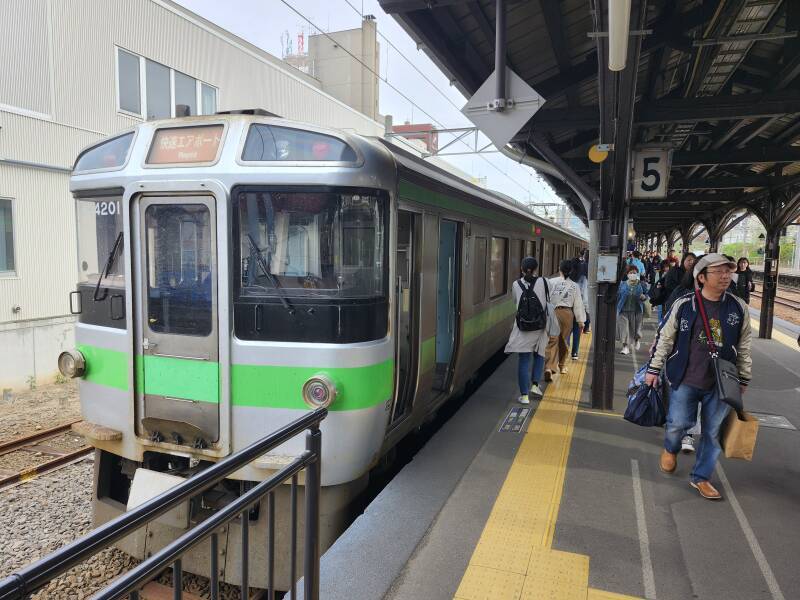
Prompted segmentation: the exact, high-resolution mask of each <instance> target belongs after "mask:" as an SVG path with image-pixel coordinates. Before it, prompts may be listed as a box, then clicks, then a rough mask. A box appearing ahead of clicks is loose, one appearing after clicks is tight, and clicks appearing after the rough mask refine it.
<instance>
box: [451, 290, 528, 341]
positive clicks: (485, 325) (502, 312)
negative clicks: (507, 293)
mask: <svg viewBox="0 0 800 600" xmlns="http://www.w3.org/2000/svg"><path fill="white" fill-rule="evenodd" d="M516 310H517V309H516V307H515V306H514V301H513V300H506V301H505V302H501V303H499V304H495V305H494V306H492V307H490V308H487V309H486V310H484V311H483V312H481V313H478V314H477V315H475V316H474V317H471V318H469V319H467V320H466V321H465V322H464V344H469V343H470V342H472V341H474V340H475V339H476V338H477V337H478V336H480V335H481V334H483V333H486V332H487V331H489V330H490V329H491V328H492V327H494V326H495V325H497V324H498V323H500V322H501V321H503V320H505V319H507V318H508V317H510V316H511V315H513V314H514V313H515V312H516Z"/></svg>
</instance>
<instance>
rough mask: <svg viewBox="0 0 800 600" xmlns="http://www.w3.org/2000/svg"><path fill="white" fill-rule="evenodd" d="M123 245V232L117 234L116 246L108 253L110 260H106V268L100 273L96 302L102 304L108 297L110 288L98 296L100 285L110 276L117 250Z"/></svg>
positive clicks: (95, 294) (95, 290)
mask: <svg viewBox="0 0 800 600" xmlns="http://www.w3.org/2000/svg"><path fill="white" fill-rule="evenodd" d="M121 245H122V232H121V231H120V232H119V233H118V234H117V239H116V240H114V246H113V247H112V248H111V252H109V253H108V258H107V259H106V266H105V267H103V272H102V273H100V277H98V278H97V285H96V286H95V287H94V296H93V298H94V301H95V302H101V301H102V300H105V299H106V296H108V288H103V296H102V297H99V296H98V295H97V294H98V292H99V291H100V284H101V283H102V281H103V279H104V278H105V277H107V276H108V274H109V273H110V272H111V267H113V266H114V259H115V258H116V256H117V250H119V247H120V246H121Z"/></svg>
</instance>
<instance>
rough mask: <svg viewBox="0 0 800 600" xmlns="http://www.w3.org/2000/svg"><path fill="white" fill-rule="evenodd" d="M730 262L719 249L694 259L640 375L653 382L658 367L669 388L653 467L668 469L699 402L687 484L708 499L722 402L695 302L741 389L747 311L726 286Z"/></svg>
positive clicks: (745, 378)
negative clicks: (689, 284)
mask: <svg viewBox="0 0 800 600" xmlns="http://www.w3.org/2000/svg"><path fill="white" fill-rule="evenodd" d="M735 269H736V263H733V262H731V261H729V260H728V259H727V258H725V257H724V256H723V255H721V254H706V255H705V256H703V257H702V258H701V259H700V260H698V261H697V263H695V265H694V273H693V274H694V283H695V289H697V290H699V292H700V293H699V294H696V293H695V292H689V293H687V294H684V295H683V296H681V297H680V298H678V299H677V300H676V301H675V302H674V303H673V304H672V307H671V308H670V310H669V312H668V313H667V314H666V315H665V317H664V319H663V320H662V322H661V325H660V327H659V329H658V333H657V334H656V343H655V344H654V347H653V352H652V354H651V356H650V361H649V363H648V367H647V375H646V378H645V381H646V383H647V384H648V385H654V384H655V382H656V379H657V377H658V374H659V373H661V371H662V369H663V370H664V373H665V375H666V378H667V381H669V385H670V387H671V388H672V390H671V393H670V404H669V414H668V415H667V426H666V434H665V439H664V450H663V451H662V453H661V458H660V461H659V467H660V468H661V470H662V471H663V472H665V473H670V474H671V473H674V472H675V470H676V468H677V456H678V452H679V451H680V448H681V438H682V437H683V435H684V432H685V431H686V430H687V429H689V428H690V427H692V426H693V425H694V424H695V421H696V417H697V405H698V403H699V404H700V405H701V410H700V424H701V428H702V435H701V437H700V445H699V446H698V447H697V457H696V459H695V463H694V468H693V469H692V472H691V474H690V476H689V483H690V485H691V486H692V487H693V488H695V489H697V490H698V491H699V492H700V495H701V496H703V497H704V498H707V499H709V500H719V499H721V498H722V496H721V495H720V493H719V492H718V491H717V490H716V489H715V488H714V486H713V485H712V484H711V482H710V481H709V480H710V479H711V475H712V473H713V472H714V467H715V466H716V464H717V459H718V458H719V453H720V445H719V440H718V438H719V430H720V427H721V426H722V422H723V421H724V420H725V417H726V416H727V414H728V409H729V407H728V405H727V404H725V403H724V402H722V401H721V400H720V399H719V398H718V394H717V388H716V382H715V375H714V369H713V366H712V363H711V357H710V353H709V346H708V343H707V339H706V331H705V327H704V325H703V319H702V317H701V313H700V307H699V305H698V302H702V303H703V307H704V308H705V312H706V315H707V318H708V324H709V329H710V330H711V335H712V337H713V338H714V340H713V341H714V343H715V345H716V348H717V351H718V353H719V357H720V358H722V359H724V360H728V361H730V362H732V363H734V364H735V365H736V367H737V369H738V375H739V382H740V384H741V385H742V391H744V388H745V386H746V385H747V384H748V383H749V382H750V372H751V368H752V359H751V356H750V345H751V333H750V313H749V312H748V309H747V305H746V304H745V303H744V301H743V300H741V299H740V298H738V297H737V296H735V295H733V294H731V293H730V292H728V291H727V290H728V286H729V285H730V282H731V275H732V273H733V271H734V270H735Z"/></svg>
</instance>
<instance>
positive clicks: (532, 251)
mask: <svg viewBox="0 0 800 600" xmlns="http://www.w3.org/2000/svg"><path fill="white" fill-rule="evenodd" d="M525 256H533V257H536V242H532V241H527V242H525Z"/></svg>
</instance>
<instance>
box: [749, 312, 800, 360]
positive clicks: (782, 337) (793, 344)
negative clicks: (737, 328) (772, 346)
mask: <svg viewBox="0 0 800 600" xmlns="http://www.w3.org/2000/svg"><path fill="white" fill-rule="evenodd" d="M758 326H759V323H758V321H756V320H755V319H754V318H753V317H750V327H752V328H753V335H758ZM772 339H773V340H775V341H776V342H780V343H781V344H783V345H784V346H789V348H791V349H792V350H795V351H797V352H800V346H798V345H797V340H796V339H793V338H792V337H791V336H789V335H786V334H785V333H783V332H782V331H778V330H777V329H775V328H774V327H773V328H772Z"/></svg>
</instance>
